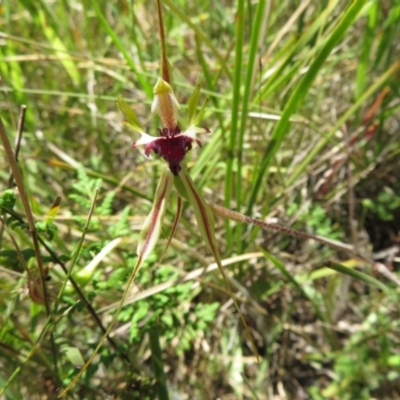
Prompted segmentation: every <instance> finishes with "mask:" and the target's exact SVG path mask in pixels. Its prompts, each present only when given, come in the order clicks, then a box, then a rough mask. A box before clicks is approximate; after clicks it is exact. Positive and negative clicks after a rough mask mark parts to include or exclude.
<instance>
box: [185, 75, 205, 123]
mask: <svg viewBox="0 0 400 400" xmlns="http://www.w3.org/2000/svg"><path fill="white" fill-rule="evenodd" d="M202 83H203V80H202V78H201V77H200V76H199V77H198V78H197V82H196V87H195V89H194V90H193V93H192V95H191V96H190V99H189V101H188V112H189V125H196V112H197V106H198V104H199V97H200V90H201V85H202Z"/></svg>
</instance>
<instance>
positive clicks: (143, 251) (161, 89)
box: [117, 78, 258, 357]
mask: <svg viewBox="0 0 400 400" xmlns="http://www.w3.org/2000/svg"><path fill="white" fill-rule="evenodd" d="M200 87H201V81H200V80H199V81H198V82H197V85H196V88H195V90H194V91H193V94H192V96H191V97H190V99H189V102H188V111H189V127H188V128H187V129H186V130H185V131H184V132H181V129H180V128H179V125H178V116H177V115H178V110H179V108H180V107H179V103H178V101H177V100H176V98H175V95H174V93H173V91H172V88H171V86H170V85H169V84H168V83H167V82H166V81H165V80H164V79H162V78H159V79H158V81H157V83H156V85H155V87H154V100H153V104H152V107H151V111H152V112H153V113H157V114H158V115H159V117H160V118H161V121H162V124H163V127H162V128H161V129H159V130H158V131H159V134H160V136H159V137H154V136H150V135H149V134H147V133H146V132H145V131H144V130H143V128H142V127H141V126H140V123H139V121H138V118H137V117H136V114H135V113H134V111H133V110H132V109H131V108H130V107H129V106H128V105H127V104H126V103H125V102H124V101H123V99H122V98H119V99H118V101H117V104H118V106H119V108H120V109H121V110H122V112H123V113H124V114H125V118H126V121H124V122H125V124H126V125H128V126H129V127H130V128H132V129H133V130H135V131H136V132H138V133H140V135H141V137H140V139H139V140H138V141H136V142H135V143H134V144H133V147H134V148H136V147H138V146H141V145H144V146H145V151H144V152H145V154H146V156H147V157H148V156H149V155H150V152H151V151H153V152H154V153H155V154H157V155H159V156H160V157H162V158H163V159H164V160H165V161H166V162H167V163H168V166H169V168H168V169H165V171H164V172H163V174H162V175H161V178H160V181H159V183H158V186H157V190H156V193H155V195H154V201H153V205H152V208H151V211H150V214H149V215H148V216H147V218H146V220H145V222H144V224H143V228H142V231H141V233H140V238H139V243H138V247H137V254H138V257H139V258H138V260H137V263H136V266H135V268H134V270H133V272H132V275H131V278H130V281H129V282H132V281H133V279H134V278H135V276H136V273H137V271H138V270H139V268H140V266H141V264H142V263H143V261H144V260H145V259H146V257H147V256H148V255H149V254H150V252H151V251H152V250H153V249H154V247H155V245H156V243H157V240H158V238H159V236H160V232H161V227H162V222H163V219H164V215H165V211H166V209H167V203H168V199H169V196H170V193H171V191H172V188H173V186H175V188H176V190H177V192H178V194H179V195H178V207H177V212H176V216H175V221H174V224H173V228H172V232H171V234H170V240H171V238H172V236H173V235H174V232H175V229H176V227H177V225H178V221H179V218H180V215H181V209H182V206H181V196H182V197H184V198H185V199H187V200H188V201H189V202H190V204H191V205H192V207H193V210H194V213H195V216H196V220H197V225H198V228H199V231H200V234H201V236H202V237H203V240H204V242H205V244H206V245H207V247H208V248H209V250H210V251H211V253H212V254H213V256H214V259H215V261H216V263H217V265H218V268H219V270H220V272H221V274H222V277H223V278H224V280H225V283H226V286H227V289H228V291H229V293H230V294H231V297H232V299H233V301H234V304H235V307H236V309H237V310H238V312H239V315H240V318H241V319H242V322H243V324H244V326H245V329H246V331H247V333H248V336H249V338H250V340H251V344H252V347H253V351H254V353H255V354H256V355H257V357H258V353H257V349H256V346H255V343H254V340H253V337H252V335H251V333H250V331H249V328H248V326H247V324H246V321H245V320H244V317H243V315H242V313H241V311H240V309H239V306H238V304H237V302H236V300H235V298H234V296H233V293H232V289H231V287H230V284H229V281H228V279H227V277H226V274H225V272H224V269H223V268H222V263H221V257H220V255H219V251H218V243H217V240H216V237H215V221H214V216H213V212H212V210H211V208H210V206H209V204H208V203H207V202H206V200H205V199H204V197H203V195H202V194H201V192H200V190H199V189H198V188H197V187H196V185H195V183H194V182H193V180H192V178H191V177H190V174H189V172H188V171H187V169H186V166H185V165H184V163H183V161H184V158H185V156H186V153H187V152H188V151H189V150H190V149H191V148H192V144H193V142H196V143H197V144H198V145H199V146H201V143H200V141H199V140H198V139H197V137H196V134H197V133H205V132H209V131H208V129H205V128H199V127H197V126H196V125H197V123H198V121H199V120H200V118H201V115H202V113H203V110H204V106H203V108H202V109H201V111H200V113H199V114H197V113H196V111H197V104H198V100H199V96H200ZM168 243H169V242H168ZM167 247H168V246H167ZM129 285H130V283H128V287H129ZM125 293H126V292H125ZM121 303H123V301H121Z"/></svg>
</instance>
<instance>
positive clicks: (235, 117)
mask: <svg viewBox="0 0 400 400" xmlns="http://www.w3.org/2000/svg"><path fill="white" fill-rule="evenodd" d="M243 35H244V0H239V1H238V8H237V14H236V38H235V39H236V43H235V54H236V57H235V73H234V81H233V98H232V111H231V130H230V135H229V144H228V159H227V163H226V180H225V199H224V204H225V207H227V208H229V207H230V203H231V199H232V194H233V193H232V191H233V163H234V161H235V148H236V144H237V139H238V137H237V133H238V132H237V127H238V122H239V104H240V100H241V96H240V88H241V83H242V58H243ZM225 231H226V241H227V247H228V249H231V248H232V230H231V226H230V223H229V222H228V221H225Z"/></svg>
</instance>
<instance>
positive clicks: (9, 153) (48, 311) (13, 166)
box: [0, 107, 58, 371]
mask: <svg viewBox="0 0 400 400" xmlns="http://www.w3.org/2000/svg"><path fill="white" fill-rule="evenodd" d="M25 110H26V107H25V108H22V109H21V114H25ZM19 121H20V124H21V125H20V127H19V128H18V129H19V130H21V131H22V130H23V123H24V117H20V118H19ZM0 137H1V141H2V142H3V146H4V150H5V152H6V156H7V159H8V162H9V164H10V167H11V172H12V174H13V175H14V179H15V183H16V185H17V188H18V191H19V195H20V198H21V202H22V205H23V207H24V211H25V215H26V219H27V221H28V225H29V231H30V233H31V237H32V242H33V248H34V250H35V256H36V261H37V265H38V269H39V273H40V281H41V285H42V291H43V299H44V304H45V308H46V314H47V316H51V309H50V302H49V296H48V293H47V287H46V273H45V269H44V266H43V261H42V256H41V254H40V248H39V241H38V235H37V231H36V226H35V220H34V218H33V214H32V210H31V207H30V204H29V200H28V195H27V193H26V190H25V186H24V182H23V180H22V176H21V173H20V171H19V168H18V165H17V161H16V158H15V155H14V152H13V150H12V148H11V145H10V141H9V140H8V137H7V134H6V130H5V128H4V125H3V120H2V119H1V117H0ZM50 336H51V338H50V339H51V345H52V350H53V361H54V367H55V370H56V371H57V369H58V368H57V352H56V345H55V342H54V336H53V333H51V334H50Z"/></svg>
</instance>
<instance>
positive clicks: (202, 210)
mask: <svg viewBox="0 0 400 400" xmlns="http://www.w3.org/2000/svg"><path fill="white" fill-rule="evenodd" d="M178 178H180V180H181V182H182V185H183V186H184V188H185V191H186V193H187V195H188V198H189V202H190V203H191V205H192V207H193V210H194V213H195V215H196V220H197V225H198V227H199V230H200V233H201V235H202V237H203V239H204V241H205V242H206V244H207V246H208V247H209V249H210V250H211V252H212V254H213V256H214V259H215V261H216V263H217V265H218V269H219V271H220V272H221V275H222V278H223V279H224V281H225V285H226V287H227V289H228V292H229V294H230V296H231V298H232V300H233V303H234V304H235V308H236V310H237V311H238V313H239V315H240V319H241V320H242V323H243V325H244V328H245V330H246V333H247V335H248V337H249V339H250V342H251V346H252V348H253V352H254V354H255V355H256V357H257V359H258V360H259V355H258V351H257V347H256V345H255V343H254V339H253V336H252V334H251V332H250V330H249V327H248V325H247V323H246V320H245V319H244V316H243V314H242V312H241V311H240V308H239V305H238V303H237V301H236V299H235V296H234V294H233V292H232V288H231V285H230V283H229V280H228V278H227V276H226V274H225V271H224V269H223V267H222V262H221V257H220V255H219V251H218V243H217V239H216V238H215V221H214V216H213V213H212V211H211V208H210V206H209V205H208V203H207V202H206V200H205V199H204V198H203V196H202V194H201V193H200V191H199V190H198V189H197V187H196V185H195V184H194V182H193V181H192V178H191V177H190V175H189V173H188V171H187V169H186V167H184V166H182V169H181V171H180V172H179V175H178Z"/></svg>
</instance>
